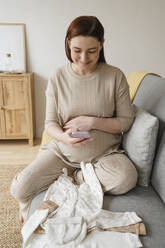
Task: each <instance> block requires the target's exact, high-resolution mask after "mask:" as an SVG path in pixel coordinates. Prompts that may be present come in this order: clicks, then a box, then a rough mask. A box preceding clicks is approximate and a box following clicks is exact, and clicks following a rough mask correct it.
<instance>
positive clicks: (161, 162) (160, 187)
mask: <svg viewBox="0 0 165 248" xmlns="http://www.w3.org/2000/svg"><path fill="white" fill-rule="evenodd" d="M133 103H134V104H136V105H137V106H139V107H142V108H143V109H145V110H146V111H148V112H149V113H151V114H152V115H154V116H157V117H158V118H159V132H158V138H157V148H156V152H155V159H154V166H153V170H152V175H151V183H152V185H153V186H154V188H155V189H156V191H157V192H158V193H159V195H160V197H161V198H162V200H163V201H164V202H165V78H161V77H158V76H154V75H147V76H145V77H144V79H143V80H142V82H141V84H140V87H139V89H138V91H137V93H136V96H135V98H134V101H133Z"/></svg>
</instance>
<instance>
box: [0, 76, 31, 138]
mask: <svg viewBox="0 0 165 248" xmlns="http://www.w3.org/2000/svg"><path fill="white" fill-rule="evenodd" d="M2 88H3V90H2V92H3V107H2V110H3V116H4V117H3V118H4V121H5V137H6V138H9V137H11V138H12V137H16V138H19V137H22V138H23V137H25V138H26V137H27V126H28V115H27V107H26V106H27V97H28V94H27V83H26V78H25V77H6V78H5V77H4V78H3V80H2Z"/></svg>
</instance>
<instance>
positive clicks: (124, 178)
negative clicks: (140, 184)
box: [109, 166, 138, 195]
mask: <svg viewBox="0 0 165 248" xmlns="http://www.w3.org/2000/svg"><path fill="white" fill-rule="evenodd" d="M119 177H120V179H119V180H118V184H117V185H116V187H115V188H112V189H111V190H109V193H111V194H114V195H120V194H124V193H127V192H128V191H130V190H131V189H133V188H134V187H135V186H136V183H137V177H138V176H137V171H136V169H135V167H134V166H131V167H130V168H128V170H124V171H121V173H120V176H119Z"/></svg>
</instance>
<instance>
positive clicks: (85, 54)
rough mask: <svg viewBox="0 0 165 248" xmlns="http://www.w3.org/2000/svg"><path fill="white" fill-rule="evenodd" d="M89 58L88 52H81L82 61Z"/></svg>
mask: <svg viewBox="0 0 165 248" xmlns="http://www.w3.org/2000/svg"><path fill="white" fill-rule="evenodd" d="M87 60H88V54H87V53H82V54H81V61H82V62H85V61H87Z"/></svg>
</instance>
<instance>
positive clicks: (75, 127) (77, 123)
mask: <svg viewBox="0 0 165 248" xmlns="http://www.w3.org/2000/svg"><path fill="white" fill-rule="evenodd" d="M93 122H94V117H92V116H78V117H74V118H73V119H71V120H69V121H68V122H66V123H65V125H64V126H63V128H64V129H71V130H72V131H73V132H75V131H90V130H91V129H92V127H93Z"/></svg>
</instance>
